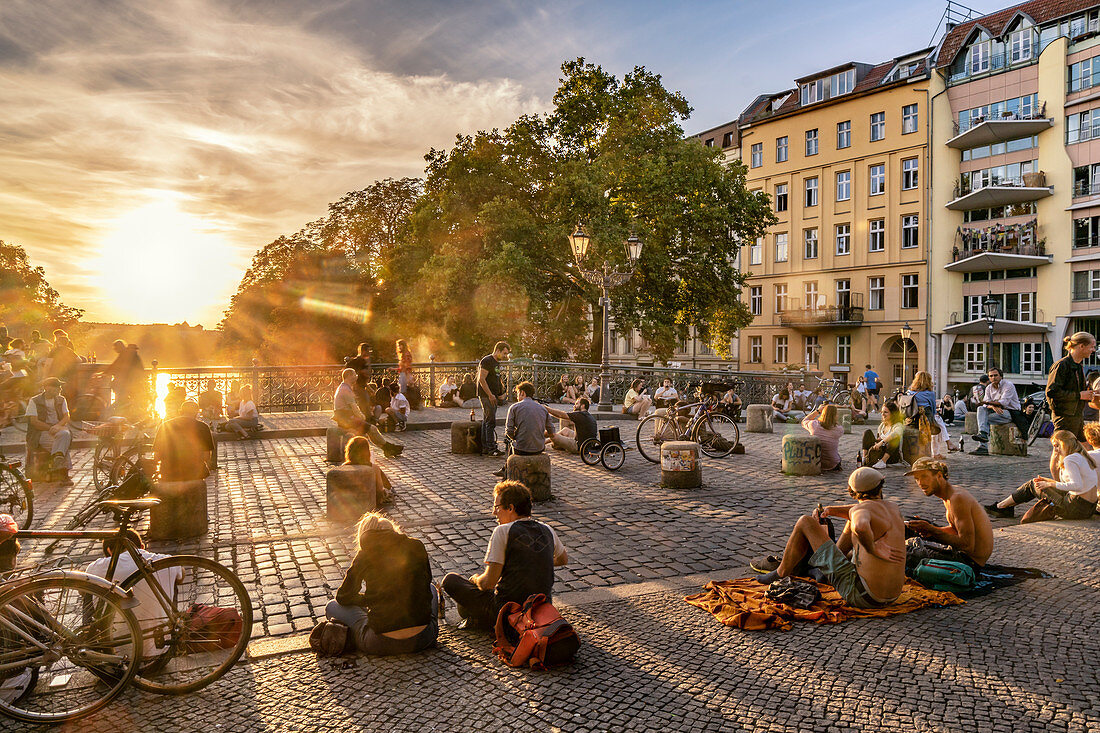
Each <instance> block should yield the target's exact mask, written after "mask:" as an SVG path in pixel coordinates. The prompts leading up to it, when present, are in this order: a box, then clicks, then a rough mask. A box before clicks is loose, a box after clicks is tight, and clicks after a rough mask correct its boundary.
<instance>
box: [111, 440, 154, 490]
mask: <svg viewBox="0 0 1100 733" xmlns="http://www.w3.org/2000/svg"><path fill="white" fill-rule="evenodd" d="M152 457H153V446H152V444H139V445H134V446H130V447H129V448H127V449H126V451H125V452H124V453H123V454H122V455H121V456H119V457H118V459H117V460H116V461H115V462H114V463H112V464H111V474H110V484H111V486H118V485H119V484H121V483H122V482H123V481H125V480H126V478H127V477H128V476H129V475H130V474H131V473H132V472H133V471H134V469H136V468H138V467H139V466H140V465H141V462H142V461H143V460H148V459H152ZM150 480H152V476H150Z"/></svg>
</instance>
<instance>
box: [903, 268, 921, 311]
mask: <svg viewBox="0 0 1100 733" xmlns="http://www.w3.org/2000/svg"><path fill="white" fill-rule="evenodd" d="M917 289H918V288H917V276H916V275H902V276H901V307H902V308H916V307H917Z"/></svg>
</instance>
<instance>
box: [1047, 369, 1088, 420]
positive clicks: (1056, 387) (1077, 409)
mask: <svg viewBox="0 0 1100 733" xmlns="http://www.w3.org/2000/svg"><path fill="white" fill-rule="evenodd" d="M1084 389H1085V370H1084V369H1083V368H1082V367H1081V365H1080V364H1078V363H1077V362H1075V361H1074V360H1073V357H1072V356H1068V355H1067V356H1065V357H1064V358H1062V359H1059V360H1058V361H1056V362H1055V363H1054V366H1053V367H1052V368H1051V370H1050V374H1048V375H1047V389H1046V395H1047V403H1048V404H1049V405H1050V410H1051V412H1053V413H1054V415H1055V416H1058V417H1075V416H1077V415H1080V414H1081V413H1082V412H1083V411H1084V409H1085V403H1084V402H1083V401H1082V400H1081V392H1083V391H1084Z"/></svg>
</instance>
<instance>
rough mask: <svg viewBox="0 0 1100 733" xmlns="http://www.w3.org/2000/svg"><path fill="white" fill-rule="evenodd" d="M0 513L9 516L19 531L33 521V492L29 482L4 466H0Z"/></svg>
mask: <svg viewBox="0 0 1100 733" xmlns="http://www.w3.org/2000/svg"><path fill="white" fill-rule="evenodd" d="M0 513H2V514H10V515H11V516H12V518H13V519H14V520H15V523H16V525H18V527H19V529H28V528H29V527H30V526H31V520H32V519H34V491H33V490H32V489H31V485H30V482H29V481H27V479H26V478H24V477H23V474H21V473H20V472H19V471H17V470H16V469H14V468H12V467H11V466H7V465H4V464H0Z"/></svg>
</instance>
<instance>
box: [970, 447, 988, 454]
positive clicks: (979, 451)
mask: <svg viewBox="0 0 1100 733" xmlns="http://www.w3.org/2000/svg"><path fill="white" fill-rule="evenodd" d="M970 455H972V456H988V455H990V453H989V449H988V448H986V447H985V446H984V445H979V446H978V447H977V448H975V449H974V450H972V451H970Z"/></svg>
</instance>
